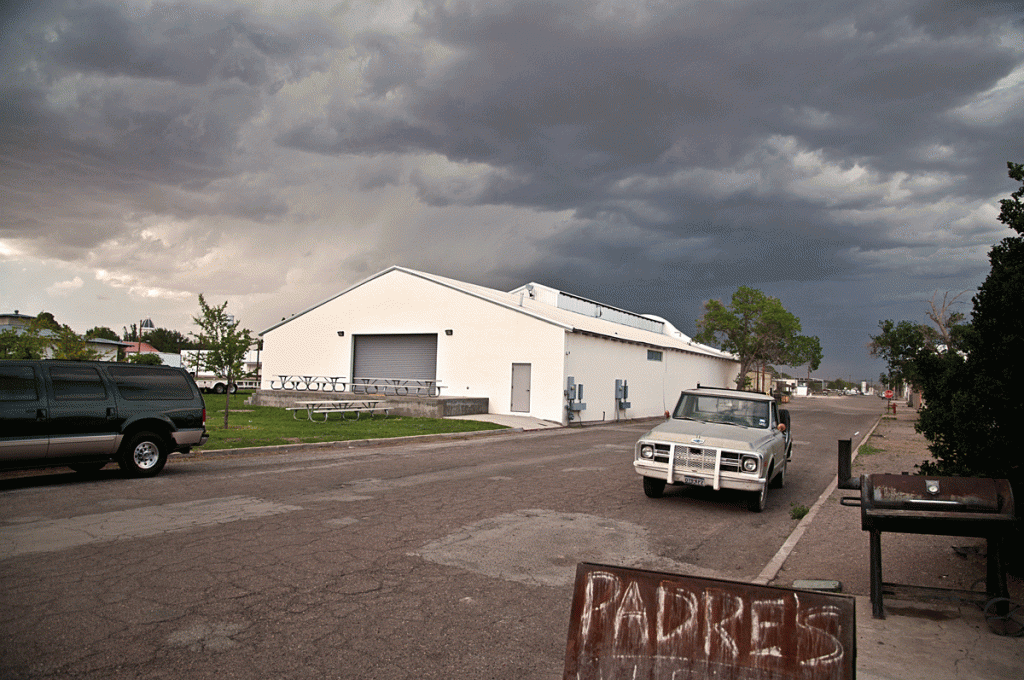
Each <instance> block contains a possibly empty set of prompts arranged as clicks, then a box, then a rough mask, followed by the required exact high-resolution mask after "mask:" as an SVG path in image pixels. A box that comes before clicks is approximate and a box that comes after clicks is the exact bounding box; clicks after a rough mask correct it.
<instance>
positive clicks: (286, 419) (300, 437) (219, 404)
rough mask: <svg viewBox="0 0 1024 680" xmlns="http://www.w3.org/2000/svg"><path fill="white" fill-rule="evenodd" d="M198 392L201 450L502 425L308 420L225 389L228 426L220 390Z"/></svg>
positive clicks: (410, 420)
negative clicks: (202, 414) (204, 435)
mask: <svg viewBox="0 0 1024 680" xmlns="http://www.w3.org/2000/svg"><path fill="white" fill-rule="evenodd" d="M203 396H204V399H205V401H206V430H207V432H209V433H210V440H209V441H208V442H206V444H205V445H204V446H203V447H202V449H200V450H202V451H216V450H219V449H240V448H245V447H249V446H276V445H280V444H307V443H317V442H340V441H347V440H351V439H386V438H389V437H408V436H411V435H417V434H436V433H441V432H475V431H478V430H500V429H504V426H502V425H496V424H494V423H482V422H478V421H475V420H446V419H439V418H404V417H400V416H388V417H387V418H384V417H382V416H380V415H377V416H374V417H372V418H371V417H368V416H365V415H364V416H362V417H360V418H359V420H352V419H351V418H350V419H348V420H342V419H341V416H340V414H338V413H333V414H331V415H330V416H329V420H328V421H327V422H326V423H323V422H315V423H311V422H309V421H308V420H306V419H305V418H303V419H302V420H295V419H294V418H292V414H291V411H286V410H284V409H283V408H281V407H278V406H250V405H249V404H246V403H245V400H246V399H247V398H248V396H249V395H248V394H247V393H245V392H241V391H240V392H239V393H238V394H233V395H231V413H230V415H229V416H228V429H226V430H225V429H224V395H223V394H206V395H203ZM300 417H302V416H301V415H300Z"/></svg>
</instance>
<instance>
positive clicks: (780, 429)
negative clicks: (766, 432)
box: [779, 423, 786, 432]
mask: <svg viewBox="0 0 1024 680" xmlns="http://www.w3.org/2000/svg"><path fill="white" fill-rule="evenodd" d="M785 431H786V424H785V423H779V432H785Z"/></svg>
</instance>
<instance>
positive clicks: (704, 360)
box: [566, 333, 739, 422]
mask: <svg viewBox="0 0 1024 680" xmlns="http://www.w3.org/2000/svg"><path fill="white" fill-rule="evenodd" d="M566 348H567V351H568V354H567V355H566V375H567V376H572V377H573V378H575V380H576V383H577V384H580V383H582V384H583V402H584V403H585V404H586V405H587V409H586V410H585V411H582V412H581V413H580V414H579V419H580V420H582V421H584V422H587V421H599V420H602V419H604V420H615V419H616V401H615V381H616V380H617V379H619V380H621V379H625V380H626V381H627V382H628V384H629V398H628V399H627V401H628V402H629V403H630V408H629V409H627V410H626V411H619V412H618V418H620V419H621V418H641V417H648V416H658V415H661V414H663V413H664V412H665V411H670V410H672V408H673V407H674V406H675V404H676V401H677V400H678V399H679V393H680V392H681V391H682V390H684V389H689V388H693V387H696V386H697V383H700V384H702V385H707V386H713V387H732V386H734V385H735V382H731V381H732V380H733V379H734V378H735V376H736V375H737V374H738V373H739V364H737V363H736V362H731V361H723V360H721V359H714V358H711V357H704V356H700V355H697V354H692V353H689V352H682V351H678V350H669V349H658V350H655V351H660V352H661V361H653V360H649V359H648V358H647V351H648V349H654V348H648V347H647V346H645V345H634V344H629V343H625V342H616V341H613V340H608V339H603V338H599V337H593V336H588V335H582V334H579V333H572V334H570V335H569V336H568V338H567V343H566Z"/></svg>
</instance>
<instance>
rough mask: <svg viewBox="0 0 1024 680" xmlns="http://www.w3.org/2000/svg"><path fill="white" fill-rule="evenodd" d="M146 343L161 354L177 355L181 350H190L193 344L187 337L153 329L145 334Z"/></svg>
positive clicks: (162, 329) (163, 329) (167, 330)
mask: <svg viewBox="0 0 1024 680" xmlns="http://www.w3.org/2000/svg"><path fill="white" fill-rule="evenodd" d="M145 337H146V342H148V343H149V344H151V345H153V347H156V348H157V349H158V350H160V351H161V352H167V353H169V354H179V353H180V352H181V350H183V349H191V348H192V346H193V342H192V341H191V340H189V339H188V336H185V335H182V334H181V333H180V332H178V331H175V330H171V329H168V328H154V329H153V330H151V331H149V332H148V333H146V334H145Z"/></svg>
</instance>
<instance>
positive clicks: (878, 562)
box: [871, 529, 885, 619]
mask: <svg viewBox="0 0 1024 680" xmlns="http://www.w3.org/2000/svg"><path fill="white" fill-rule="evenodd" d="M871 615H872V616H873V617H874V618H876V619H884V618H885V607H884V605H883V603H882V532H881V531H879V530H878V529H871Z"/></svg>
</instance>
